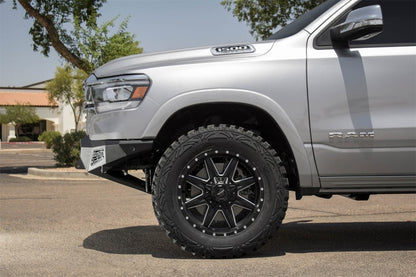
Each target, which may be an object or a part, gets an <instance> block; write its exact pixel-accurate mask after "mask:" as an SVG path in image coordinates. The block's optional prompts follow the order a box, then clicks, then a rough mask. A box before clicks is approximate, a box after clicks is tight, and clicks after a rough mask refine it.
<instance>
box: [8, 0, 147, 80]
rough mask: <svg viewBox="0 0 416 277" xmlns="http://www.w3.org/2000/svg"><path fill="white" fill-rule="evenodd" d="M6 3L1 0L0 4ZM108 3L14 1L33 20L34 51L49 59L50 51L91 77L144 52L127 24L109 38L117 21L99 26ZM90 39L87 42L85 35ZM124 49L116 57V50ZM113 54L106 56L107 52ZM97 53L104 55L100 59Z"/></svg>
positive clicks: (101, 0) (102, 0) (89, 0)
mask: <svg viewBox="0 0 416 277" xmlns="http://www.w3.org/2000/svg"><path fill="white" fill-rule="evenodd" d="M1 2H3V0H0V3H1ZM105 2H106V0H65V1H62V0H13V3H14V7H15V8H16V7H17V3H19V4H20V6H22V7H23V8H24V9H25V11H26V18H27V19H28V18H32V19H34V20H35V21H34V23H33V26H32V27H31V28H30V30H29V34H31V35H32V40H33V50H35V51H41V53H42V54H43V55H45V56H48V54H49V52H50V49H51V47H53V48H54V49H55V50H56V51H57V52H58V54H59V55H60V56H61V57H63V58H64V59H65V60H67V61H68V62H69V63H70V64H72V65H73V66H74V67H76V68H79V69H81V70H83V71H84V72H85V73H87V74H89V73H91V71H92V70H93V69H94V68H95V67H97V66H98V65H102V64H103V63H105V62H107V61H109V59H110V58H111V59H112V58H117V57H121V56H125V55H127V54H129V55H131V54H139V53H141V52H142V49H141V48H139V47H138V42H137V41H134V36H133V35H131V34H130V33H128V32H126V28H127V21H128V20H124V21H123V22H122V24H121V26H120V28H119V30H118V32H116V33H115V34H113V35H110V27H113V26H114V20H115V19H113V20H110V21H109V22H106V23H104V24H103V25H102V26H101V27H100V26H98V24H97V18H98V17H99V16H100V14H99V12H98V10H99V8H100V7H101V6H102V5H103V4H104V3H105ZM87 34H88V35H89V36H90V37H89V38H87V37H86V35H87ZM116 49H117V50H119V49H123V51H122V52H119V53H117V52H116V51H115V50H116ZM108 51H109V52H110V54H107V53H106V52H108ZM95 52H97V53H104V56H103V57H102V58H99V59H98V58H97V55H94V54H95Z"/></svg>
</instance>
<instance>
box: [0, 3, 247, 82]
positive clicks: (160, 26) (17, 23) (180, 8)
mask: <svg viewBox="0 0 416 277" xmlns="http://www.w3.org/2000/svg"><path fill="white" fill-rule="evenodd" d="M220 2H221V0H107V3H105V4H104V5H103V7H102V8H101V9H100V12H101V14H102V15H101V17H100V21H101V22H102V21H104V20H110V19H113V18H114V17H116V16H117V15H120V18H119V19H118V21H116V24H120V23H121V21H122V20H123V19H124V18H125V17H127V16H130V20H129V24H128V31H129V32H130V33H132V34H135V35H136V40H138V41H139V42H140V44H139V46H140V47H142V48H143V50H144V53H151V52H159V51H167V50H175V49H182V48H191V47H197V46H205V45H217V44H227V43H235V42H253V41H254V39H253V37H252V36H251V35H250V33H249V28H248V27H247V25H246V24H245V23H244V22H238V20H237V19H236V18H235V17H233V16H232V14H231V12H228V11H227V10H226V9H224V7H223V6H222V5H221V4H220ZM24 14H25V12H24V10H23V8H22V7H20V6H18V7H17V10H13V9H12V0H5V2H4V3H3V4H0V87H9V86H11V87H21V86H26V85H29V84H33V83H37V82H42V81H44V80H49V79H52V78H53V76H54V72H55V70H56V67H57V66H62V65H63V64H64V63H65V61H64V60H63V59H61V58H59V56H58V54H57V53H56V52H55V50H54V49H53V48H51V53H50V55H49V57H45V56H43V55H42V54H41V53H40V52H34V51H33V49H32V43H33V42H32V39H31V36H30V35H29V29H30V27H31V26H32V24H33V23H32V21H31V20H26V19H24Z"/></svg>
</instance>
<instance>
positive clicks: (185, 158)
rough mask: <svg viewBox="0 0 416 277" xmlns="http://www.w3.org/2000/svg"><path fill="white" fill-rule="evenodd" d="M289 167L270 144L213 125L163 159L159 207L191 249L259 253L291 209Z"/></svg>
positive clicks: (164, 222) (209, 253)
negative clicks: (285, 166) (288, 187)
mask: <svg viewBox="0 0 416 277" xmlns="http://www.w3.org/2000/svg"><path fill="white" fill-rule="evenodd" d="M284 172H285V171H284V168H283V167H282V166H281V161H280V159H279V158H278V157H277V155H276V152H275V151H274V150H273V149H272V148H271V147H270V145H269V144H268V143H267V142H265V141H263V139H262V138H261V137H259V136H256V135H254V134H253V133H252V132H250V131H246V130H244V129H243V128H237V127H235V126H226V125H220V126H213V125H210V126H207V127H201V128H199V129H197V130H194V131H191V132H189V133H188V134H187V135H184V136H182V137H180V138H179V139H178V140H177V141H176V142H174V143H173V144H172V145H171V146H170V147H169V148H168V149H167V150H166V151H165V153H164V155H163V156H162V158H161V159H160V161H159V163H158V165H157V167H156V170H155V176H154V182H153V206H154V210H155V213H156V217H157V218H158V220H159V223H160V225H161V226H162V228H164V229H165V230H166V232H167V234H168V236H169V237H170V238H171V239H172V240H173V241H174V242H176V243H177V244H179V245H180V246H181V247H182V248H183V249H186V250H188V251H191V252H193V253H196V254H198V255H201V256H205V257H238V256H241V255H243V254H244V253H246V252H249V251H252V250H255V249H257V248H258V247H259V246H261V245H262V244H264V243H265V241H266V240H267V239H268V238H269V237H270V236H271V234H272V232H273V231H274V230H276V229H277V228H278V227H279V226H280V224H281V222H282V220H283V218H284V215H285V212H286V209H287V200H288V191H287V189H286V186H287V179H286V178H285V177H284Z"/></svg>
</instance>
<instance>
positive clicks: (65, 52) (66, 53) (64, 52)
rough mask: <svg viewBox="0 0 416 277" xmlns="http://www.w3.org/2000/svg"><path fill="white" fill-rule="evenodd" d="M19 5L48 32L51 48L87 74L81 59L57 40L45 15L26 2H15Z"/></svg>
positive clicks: (85, 66)
mask: <svg viewBox="0 0 416 277" xmlns="http://www.w3.org/2000/svg"><path fill="white" fill-rule="evenodd" d="M17 1H18V2H19V3H20V5H22V7H23V8H24V9H25V10H26V12H27V13H28V14H29V15H30V16H32V17H33V18H35V19H36V21H38V22H39V24H41V25H42V26H43V27H44V28H45V29H46V31H47V32H48V36H49V39H50V41H51V44H52V46H53V48H54V49H55V50H56V52H58V53H59V54H60V55H61V56H62V57H63V58H64V59H66V60H67V61H69V62H70V63H71V64H73V65H74V66H76V67H77V68H79V69H81V70H83V71H84V72H86V73H89V71H88V66H87V65H86V64H85V63H84V61H83V60H82V59H80V58H79V57H78V56H76V55H75V54H74V53H72V52H71V51H70V50H69V49H68V48H67V47H66V46H65V45H64V44H63V43H62V42H61V41H60V39H59V34H58V31H57V29H56V28H55V26H54V24H53V22H52V21H51V20H50V19H49V18H48V17H47V16H45V15H43V14H41V13H40V12H39V11H38V10H36V9H35V8H33V7H32V6H31V5H30V3H29V1H28V0H17Z"/></svg>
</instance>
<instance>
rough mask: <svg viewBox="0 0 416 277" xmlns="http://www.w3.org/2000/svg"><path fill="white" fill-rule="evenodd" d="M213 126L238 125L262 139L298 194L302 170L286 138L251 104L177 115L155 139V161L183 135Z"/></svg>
mask: <svg viewBox="0 0 416 277" xmlns="http://www.w3.org/2000/svg"><path fill="white" fill-rule="evenodd" d="M210 124H214V125H219V124H230V125H236V126H240V127H243V128H245V129H247V130H251V131H253V132H254V133H256V134H257V135H259V136H261V137H262V138H263V139H265V140H266V141H267V142H268V143H269V144H270V145H271V146H272V147H273V148H274V149H275V150H276V152H277V154H278V156H279V157H280V158H281V159H282V161H283V164H284V166H285V168H286V171H287V177H288V179H289V189H291V190H298V188H299V175H298V170H297V166H296V162H295V158H294V155H293V152H292V150H291V148H290V145H289V143H288V141H287V139H286V136H285V135H284V133H283V132H282V130H281V129H280V127H279V125H278V124H277V123H276V122H275V121H274V120H273V118H272V117H271V116H270V115H269V114H268V113H266V112H265V111H264V110H262V109H259V108H257V107H254V106H251V105H247V104H236V103H210V104H201V105H194V106H190V107H187V108H184V109H182V110H179V111H177V112H176V113H175V114H173V115H172V116H171V117H170V118H169V119H168V120H167V121H166V122H165V124H164V125H163V127H162V129H161V130H160V132H159V134H158V135H157V137H156V139H155V144H154V145H155V149H156V151H155V153H156V157H155V160H159V158H160V157H161V155H162V154H163V152H164V151H165V149H166V148H167V147H168V146H169V145H170V144H172V143H173V142H174V141H175V140H177V139H178V138H179V137H180V136H181V135H183V134H186V133H187V132H189V131H191V130H193V129H196V128H198V127H200V126H207V125H210Z"/></svg>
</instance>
